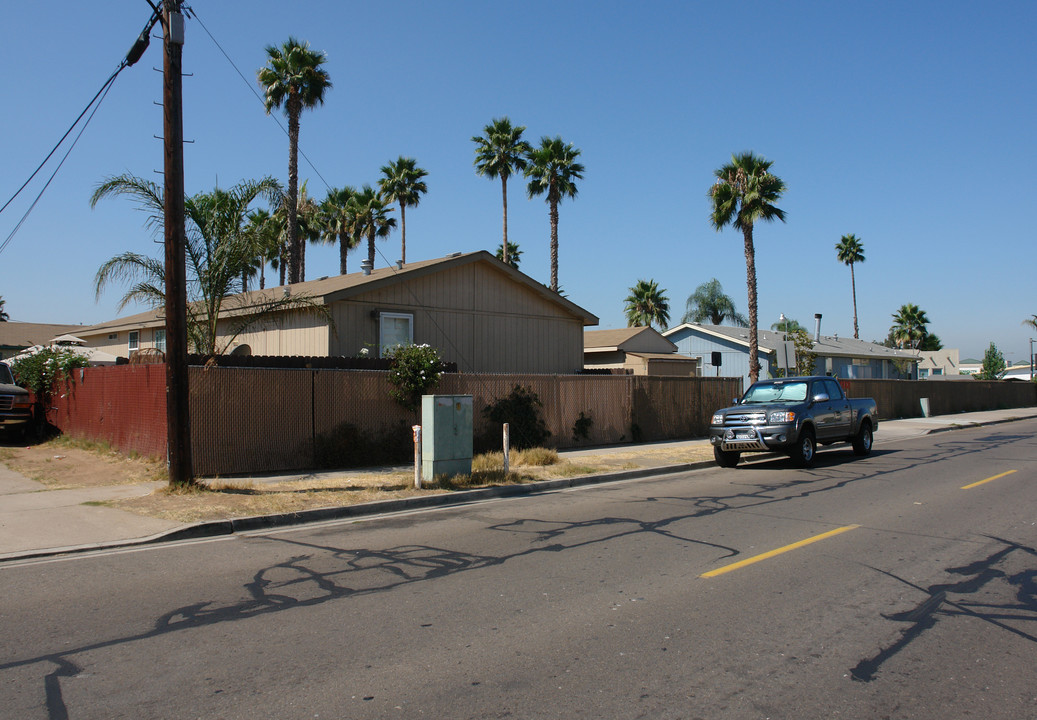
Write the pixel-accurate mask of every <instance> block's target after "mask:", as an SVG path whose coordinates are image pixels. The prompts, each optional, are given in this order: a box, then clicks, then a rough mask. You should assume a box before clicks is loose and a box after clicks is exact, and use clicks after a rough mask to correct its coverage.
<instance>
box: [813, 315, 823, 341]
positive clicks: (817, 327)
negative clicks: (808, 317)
mask: <svg viewBox="0 0 1037 720" xmlns="http://www.w3.org/2000/svg"><path fill="white" fill-rule="evenodd" d="M814 342H816V343H819V342H821V313H814Z"/></svg>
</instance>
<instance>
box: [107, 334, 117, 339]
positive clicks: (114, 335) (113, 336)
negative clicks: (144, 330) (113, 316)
mask: <svg viewBox="0 0 1037 720" xmlns="http://www.w3.org/2000/svg"><path fill="white" fill-rule="evenodd" d="M108 339H109V340H118V339H119V333H108Z"/></svg>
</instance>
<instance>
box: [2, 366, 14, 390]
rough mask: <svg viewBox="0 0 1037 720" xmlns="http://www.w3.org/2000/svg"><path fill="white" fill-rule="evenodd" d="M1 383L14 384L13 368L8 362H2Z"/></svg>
mask: <svg viewBox="0 0 1037 720" xmlns="http://www.w3.org/2000/svg"><path fill="white" fill-rule="evenodd" d="M0 385H14V378H13V377H11V368H9V367H7V363H0Z"/></svg>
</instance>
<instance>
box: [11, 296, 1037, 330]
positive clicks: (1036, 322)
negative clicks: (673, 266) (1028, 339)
mask: <svg viewBox="0 0 1037 720" xmlns="http://www.w3.org/2000/svg"><path fill="white" fill-rule="evenodd" d="M0 305H3V301H0ZM1023 325H1027V326H1029V327H1032V328H1033V329H1034V330H1037V315H1034V316H1033V318H1031V319H1030V320H1023Z"/></svg>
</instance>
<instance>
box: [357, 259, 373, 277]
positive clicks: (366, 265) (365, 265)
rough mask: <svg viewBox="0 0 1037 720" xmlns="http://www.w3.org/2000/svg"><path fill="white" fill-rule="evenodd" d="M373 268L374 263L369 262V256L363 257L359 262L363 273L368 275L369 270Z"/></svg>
mask: <svg viewBox="0 0 1037 720" xmlns="http://www.w3.org/2000/svg"><path fill="white" fill-rule="evenodd" d="M373 268H374V263H373V262H371V260H370V258H368V259H365V260H364V261H363V262H362V263H360V269H361V270H362V271H363V273H364V275H370V274H371V270H372V269H373Z"/></svg>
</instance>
